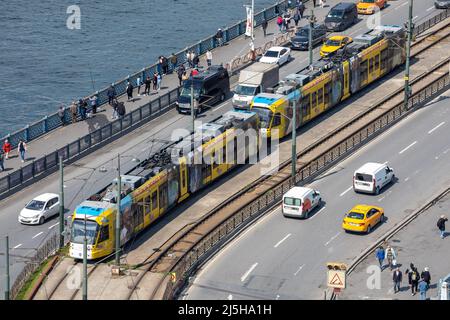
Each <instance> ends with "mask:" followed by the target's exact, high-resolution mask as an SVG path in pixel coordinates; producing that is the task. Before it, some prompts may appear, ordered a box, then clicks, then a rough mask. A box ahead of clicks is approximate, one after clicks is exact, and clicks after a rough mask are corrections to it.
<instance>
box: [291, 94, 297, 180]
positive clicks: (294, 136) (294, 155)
mask: <svg viewBox="0 0 450 320" xmlns="http://www.w3.org/2000/svg"><path fill="white" fill-rule="evenodd" d="M296 165H297V104H296V101H295V98H294V101H293V108H292V173H291V174H292V178H294V179H295V174H296V172H297V169H296Z"/></svg>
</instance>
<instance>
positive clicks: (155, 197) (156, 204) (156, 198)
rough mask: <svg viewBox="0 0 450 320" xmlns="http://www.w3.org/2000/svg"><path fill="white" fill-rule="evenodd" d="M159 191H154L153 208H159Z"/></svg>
mask: <svg viewBox="0 0 450 320" xmlns="http://www.w3.org/2000/svg"><path fill="white" fill-rule="evenodd" d="M157 200H158V193H157V192H156V191H154V192H153V193H152V210H155V209H157V208H158V201H157Z"/></svg>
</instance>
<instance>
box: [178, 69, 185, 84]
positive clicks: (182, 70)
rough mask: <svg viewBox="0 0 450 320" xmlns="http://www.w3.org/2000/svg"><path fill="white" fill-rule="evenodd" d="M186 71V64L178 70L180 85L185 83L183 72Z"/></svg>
mask: <svg viewBox="0 0 450 320" xmlns="http://www.w3.org/2000/svg"><path fill="white" fill-rule="evenodd" d="M185 71H186V69H185V68H184V65H181V66H180V67H179V68H178V70H177V75H178V81H179V82H180V87H181V85H182V84H183V74H184V72H185Z"/></svg>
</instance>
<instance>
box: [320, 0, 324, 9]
mask: <svg viewBox="0 0 450 320" xmlns="http://www.w3.org/2000/svg"><path fill="white" fill-rule="evenodd" d="M324 4H325V3H324V0H319V5H320V7H321V8H323V6H324Z"/></svg>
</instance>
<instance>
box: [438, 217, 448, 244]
mask: <svg viewBox="0 0 450 320" xmlns="http://www.w3.org/2000/svg"><path fill="white" fill-rule="evenodd" d="M447 221H448V219H447V217H446V216H444V215H442V216H441V217H440V218H439V220H438V222H437V227H438V228H439V232H440V234H441V239H444V238H445V223H446V222H447Z"/></svg>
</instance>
